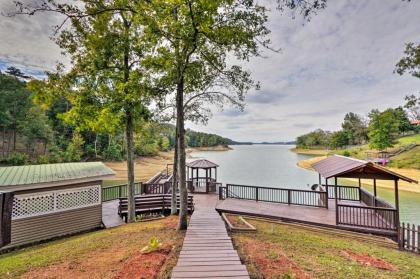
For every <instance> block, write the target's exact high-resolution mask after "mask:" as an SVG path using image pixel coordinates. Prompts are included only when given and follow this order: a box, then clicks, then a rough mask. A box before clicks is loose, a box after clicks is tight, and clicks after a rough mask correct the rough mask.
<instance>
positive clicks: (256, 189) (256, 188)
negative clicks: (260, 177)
mask: <svg viewBox="0 0 420 279" xmlns="http://www.w3.org/2000/svg"><path fill="white" fill-rule="evenodd" d="M258 189H259V188H258V187H255V200H256V201H258V200H259V197H258V192H259V191H258Z"/></svg>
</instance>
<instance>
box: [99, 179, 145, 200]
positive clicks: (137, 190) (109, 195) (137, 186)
mask: <svg viewBox="0 0 420 279" xmlns="http://www.w3.org/2000/svg"><path fill="white" fill-rule="evenodd" d="M141 192H142V183H134V194H135V195H138V194H141ZM127 196H128V186H127V184H120V185H114V186H108V187H103V188H102V201H103V202H105V201H111V200H116V199H119V198H125V197H127Z"/></svg>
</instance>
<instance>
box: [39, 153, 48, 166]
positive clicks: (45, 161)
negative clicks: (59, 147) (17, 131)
mask: <svg viewBox="0 0 420 279" xmlns="http://www.w3.org/2000/svg"><path fill="white" fill-rule="evenodd" d="M36 163H37V164H40V165H41V164H48V163H50V157H49V156H47V155H40V156H38V158H36Z"/></svg>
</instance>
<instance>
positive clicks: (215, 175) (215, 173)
mask: <svg viewBox="0 0 420 279" xmlns="http://www.w3.org/2000/svg"><path fill="white" fill-rule="evenodd" d="M214 180H215V181H216V182H217V168H214Z"/></svg>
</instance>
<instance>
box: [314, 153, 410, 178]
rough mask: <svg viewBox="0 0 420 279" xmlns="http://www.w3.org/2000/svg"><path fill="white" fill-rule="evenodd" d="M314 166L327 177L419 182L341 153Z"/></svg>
mask: <svg viewBox="0 0 420 279" xmlns="http://www.w3.org/2000/svg"><path fill="white" fill-rule="evenodd" d="M313 168H314V169H315V171H317V172H318V173H319V174H321V175H322V176H323V177H325V178H330V177H348V178H378V179H401V180H404V181H407V182H410V183H417V181H416V180H414V179H411V178H409V177H406V176H403V175H401V174H399V173H396V172H393V171H391V170H389V169H387V168H384V167H381V166H379V165H377V164H375V163H373V162H368V161H364V160H359V159H355V158H351V157H345V156H340V155H334V156H330V157H327V158H325V159H323V160H321V161H319V162H317V163H315V164H314V165H313Z"/></svg>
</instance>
